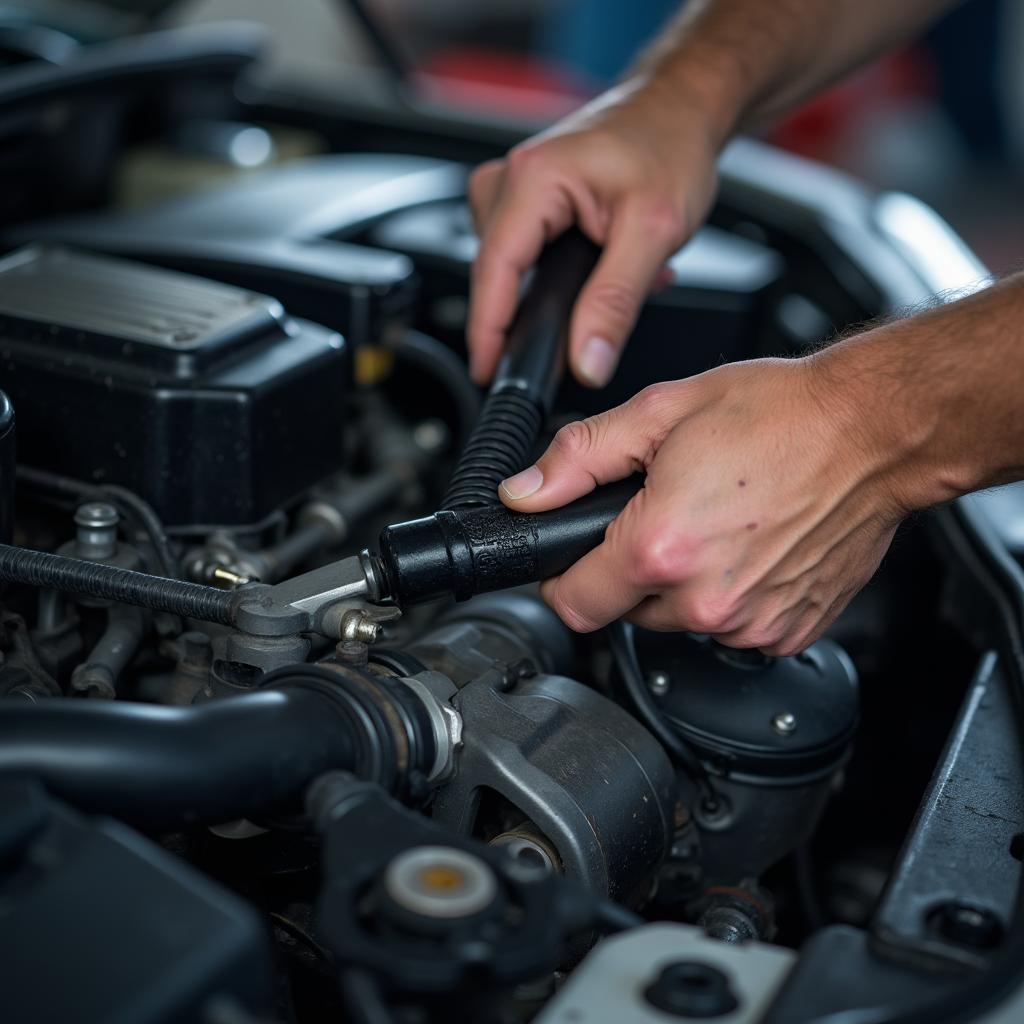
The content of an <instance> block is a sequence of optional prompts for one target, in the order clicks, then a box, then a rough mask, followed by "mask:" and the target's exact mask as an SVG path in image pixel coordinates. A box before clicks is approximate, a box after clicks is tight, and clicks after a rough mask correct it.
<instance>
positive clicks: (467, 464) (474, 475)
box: [441, 391, 541, 509]
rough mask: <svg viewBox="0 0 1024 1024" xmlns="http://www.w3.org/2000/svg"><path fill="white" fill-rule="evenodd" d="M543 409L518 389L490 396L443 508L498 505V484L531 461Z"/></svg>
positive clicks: (462, 457)
mask: <svg viewBox="0 0 1024 1024" xmlns="http://www.w3.org/2000/svg"><path fill="white" fill-rule="evenodd" d="M540 428H541V410H540V408H539V407H538V406H537V405H536V403H535V402H533V401H531V400H530V399H529V398H526V397H524V396H523V395H521V394H519V393H517V392H515V391H502V392H500V393H498V394H492V395H489V396H488V397H487V401H486V402H485V403H484V408H483V412H481V414H480V421H479V423H478V424H477V427H476V429H475V430H474V431H473V435H472V437H470V439H469V443H468V444H467V445H466V447H465V449H464V450H463V453H462V455H461V457H460V458H459V464H458V466H456V468H455V473H454V475H453V476H452V479H451V482H450V483H449V485H448V492H447V493H446V494H445V496H444V501H443V502H442V503H441V507H442V508H444V509H455V508H466V507H471V506H479V505H497V504H498V485H499V484H500V483H501V481H502V480H504V479H505V478H506V477H509V476H512V475H513V474H515V473H518V472H519V471H520V470H521V469H522V468H523V467H524V466H526V465H528V464H529V461H530V456H531V455H532V450H533V446H534V444H535V443H536V441H537V437H538V435H539V434H540Z"/></svg>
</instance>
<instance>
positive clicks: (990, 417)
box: [812, 275, 1024, 510]
mask: <svg viewBox="0 0 1024 1024" xmlns="http://www.w3.org/2000/svg"><path fill="white" fill-rule="evenodd" d="M812 362H813V363H814V364H815V367H816V369H817V376H818V378H819V379H820V380H821V381H822V382H823V385H824V386H823V387H821V388H820V389H819V390H818V397H819V400H821V401H824V402H826V403H830V404H831V412H832V414H833V415H835V416H839V417H842V418H845V420H846V421H847V423H848V424H849V428H850V434H849V436H850V437H851V439H853V440H852V443H860V444H863V445H864V446H866V448H867V449H869V450H870V452H869V457H873V458H874V459H875V462H876V465H877V467H878V472H879V473H880V474H881V475H882V476H883V477H885V478H887V479H888V480H890V481H891V483H892V487H893V489H894V490H895V492H896V496H897V499H898V500H899V502H900V503H901V504H902V505H903V506H904V507H905V508H906V509H907V510H911V509H916V508H925V507H927V506H929V505H934V504H938V503H940V502H942V501H947V500H949V499H951V498H953V497H956V496H958V495H960V494H965V493H967V492H969V491H973V490H978V489H979V488H982V487H989V486H994V485H996V484H1001V483H1007V482H1009V481H1011V480H1019V479H1024V275H1015V276H1013V277H1010V278H1007V279H1005V280H1003V281H1001V282H999V283H998V284H996V285H994V286H993V287H991V288H988V289H986V290H984V291H981V292H978V293H976V294H974V295H971V296H969V297H968V298H966V299H962V300H960V301H959V302H956V303H953V304H952V305H949V306H944V307H940V308H938V309H935V310H932V311H929V312H927V313H924V314H921V315H919V316H916V317H912V318H909V319H907V320H904V321H900V322H897V323H893V324H888V325H885V326H883V327H880V328H876V329H875V330H872V331H868V332H866V333H864V334H862V335H858V336H856V337H853V338H848V339H846V340H844V341H841V342H839V343H837V344H836V345H833V346H832V347H831V348H828V349H824V350H823V351H821V352H820V353H818V354H817V355H816V356H814V357H812Z"/></svg>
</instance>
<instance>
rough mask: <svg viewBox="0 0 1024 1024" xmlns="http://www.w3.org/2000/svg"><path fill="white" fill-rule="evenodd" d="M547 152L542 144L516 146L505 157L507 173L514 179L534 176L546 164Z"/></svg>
mask: <svg viewBox="0 0 1024 1024" xmlns="http://www.w3.org/2000/svg"><path fill="white" fill-rule="evenodd" d="M548 159H549V158H548V150H547V147H546V146H545V145H544V143H534V144H526V145H522V146H516V147H515V148H514V149H512V150H510V151H509V153H508V156H506V157H505V164H506V166H507V167H508V172H509V174H510V175H513V176H514V177H517V178H518V177H523V176H525V175H527V174H536V173H537V172H538V170H540V169H542V168H544V167H545V166H546V165H547V163H548Z"/></svg>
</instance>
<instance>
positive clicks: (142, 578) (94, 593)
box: [0, 544, 233, 626]
mask: <svg viewBox="0 0 1024 1024" xmlns="http://www.w3.org/2000/svg"><path fill="white" fill-rule="evenodd" d="M0 580H6V581H9V582H11V583H25V584H28V585H29V586H32V587H46V588H47V589H50V590H62V591H67V592H69V593H72V594H83V595H86V596H88V597H100V598H104V599H106V600H108V601H121V602H123V603H124V604H134V605H139V606H141V607H143V608H152V609H153V610H154V611H158V612H171V613H172V614H174V615H183V616H185V617H186V618H191V619H201V620H202V621H204V622H220V623H222V624H223V625H225V626H227V625H230V624H231V606H232V603H233V600H232V594H231V593H230V592H228V591H225V590H216V589H214V588H213V587H203V586H200V585H199V584H197V583H185V582H182V581H181V580H169V579H164V577H162V576H147V575H146V574H145V573H141V572H132V571H131V570H129V569H117V568H114V567H113V566H110V565H100V564H98V563H96V562H84V561H82V560H81V559H78V558H67V557H65V556H64V555H51V554H48V553H46V552H44V551H31V550H29V549H28V548H17V547H12V546H11V545H9V544H0Z"/></svg>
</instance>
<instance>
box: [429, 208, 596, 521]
mask: <svg viewBox="0 0 1024 1024" xmlns="http://www.w3.org/2000/svg"><path fill="white" fill-rule="evenodd" d="M599 255H600V250H599V249H598V248H597V246H596V245H594V244H593V242H591V241H590V240H589V239H588V238H587V237H586V236H585V235H583V234H582V233H581V232H580V231H579V230H577V229H576V228H571V229H570V230H569V231H566V232H565V233H564V234H562V235H560V236H559V237H558V238H556V239H555V240H554V241H553V242H550V243H548V245H546V246H545V247H544V250H543V252H541V254H540V257H539V258H538V259H537V266H536V268H535V270H534V273H533V277H532V278H531V279H530V281H529V283H528V284H527V286H526V290H525V291H524V293H523V297H522V301H521V302H520V303H519V308H518V309H517V311H516V315H515V319H514V320H513V322H512V325H511V327H510V328H509V331H508V341H507V343H506V345H505V354H504V356H503V357H502V360H501V363H500V364H499V366H498V370H497V372H496V373H495V375H494V382H493V383H492V385H491V390H490V392H489V393H488V395H487V400H486V401H485V402H484V407H483V411H482V412H481V414H480V419H479V421H478V423H477V425H476V428H475V429H474V431H473V434H472V436H471V437H470V439H469V442H468V443H467V444H466V447H465V448H464V449H463V452H462V456H461V458H460V459H459V463H458V465H457V466H456V468H455V473H454V474H453V475H452V479H451V483H450V484H449V485H448V492H447V494H445V497H444V501H443V502H442V503H441V507H442V508H444V509H455V508H467V507H475V506H480V505H485V506H486V505H497V504H499V500H498V484H500V483H501V481H502V480H504V479H505V477H508V476H511V475H512V474H513V473H518V472H519V470H521V469H525V468H526V466H527V465H528V464H529V461H530V457H531V455H532V450H533V446H534V445H535V444H536V443H537V439H538V437H539V436H540V430H541V427H542V426H543V424H544V420H545V419H546V417H547V416H548V414H549V413H550V412H551V406H552V403H553V402H554V398H555V392H556V391H557V389H558V385H559V383H560V382H561V379H562V373H563V370H564V367H565V353H566V349H567V347H568V334H569V320H570V317H571V314H572V308H573V305H574V304H575V302H576V296H577V295H578V294H579V291H580V289H581V288H582V287H583V285H584V283H585V282H586V280H587V278H588V277H589V276H590V272H591V271H592V270H593V269H594V265H595V264H596V263H597V259H598V256H599Z"/></svg>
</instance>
